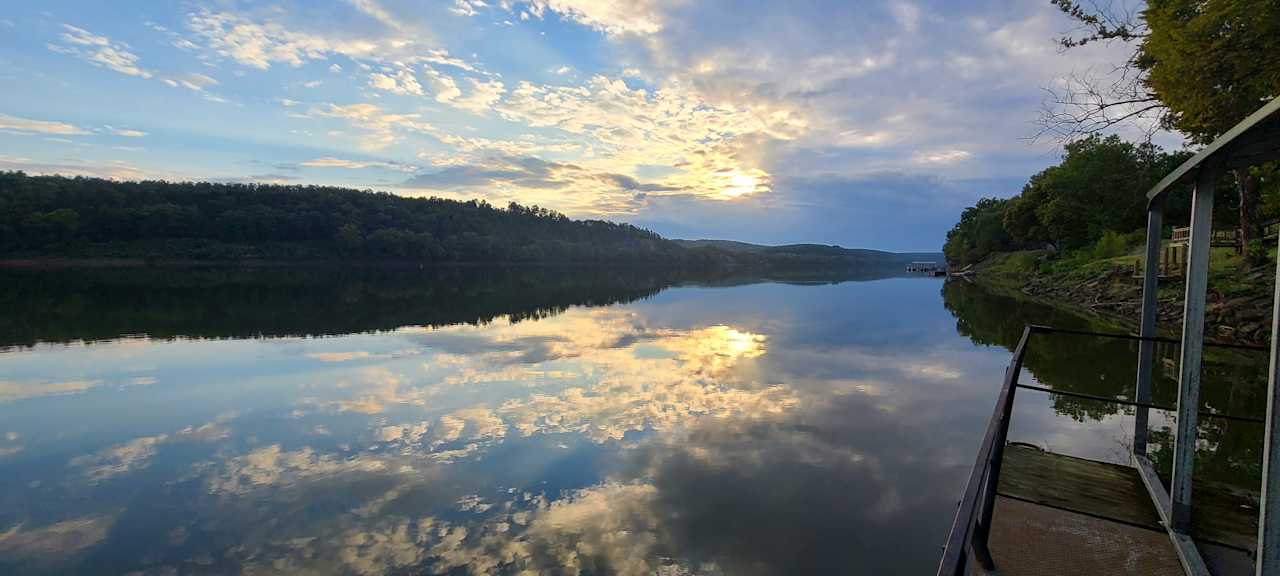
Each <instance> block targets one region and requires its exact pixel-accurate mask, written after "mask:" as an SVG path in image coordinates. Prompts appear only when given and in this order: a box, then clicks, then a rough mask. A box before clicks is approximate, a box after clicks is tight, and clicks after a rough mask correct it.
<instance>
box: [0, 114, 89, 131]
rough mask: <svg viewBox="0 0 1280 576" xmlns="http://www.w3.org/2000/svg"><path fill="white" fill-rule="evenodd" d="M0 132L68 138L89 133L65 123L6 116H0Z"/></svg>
mask: <svg viewBox="0 0 1280 576" xmlns="http://www.w3.org/2000/svg"><path fill="white" fill-rule="evenodd" d="M0 131H3V132H17V133H21V134H63V135H68V136H74V135H80V134H88V133H89V131H88V130H85V129H83V128H80V127H78V126H74V125H72V124H67V123H66V122H49V121H45V120H31V119H29V118H19V117H17V116H10V115H8V114H0Z"/></svg>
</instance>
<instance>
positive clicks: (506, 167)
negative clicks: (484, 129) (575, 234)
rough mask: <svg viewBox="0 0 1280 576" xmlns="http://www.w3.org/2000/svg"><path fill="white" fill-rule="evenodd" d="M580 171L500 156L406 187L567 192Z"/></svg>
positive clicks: (431, 174) (443, 170) (423, 178)
mask: <svg viewBox="0 0 1280 576" xmlns="http://www.w3.org/2000/svg"><path fill="white" fill-rule="evenodd" d="M578 170H579V168H578V167H576V166H572V165H569V164H561V163H557V162H548V161H546V160H542V159H539V158H533V157H512V156H497V157H494V158H492V159H490V160H489V161H488V162H485V163H483V164H470V165H460V166H446V167H444V168H441V169H439V170H436V171H434V172H426V173H422V174H418V175H416V176H413V177H412V178H409V179H408V180H406V181H405V182H404V184H403V186H405V187H408V188H425V189H445V190H447V189H454V188H471V187H477V186H483V185H487V184H493V183H496V182H505V183H510V184H512V185H514V186H517V187H520V188H563V187H565V186H567V185H569V183H570V180H569V179H568V178H567V177H566V174H567V173H569V172H575V171H578Z"/></svg>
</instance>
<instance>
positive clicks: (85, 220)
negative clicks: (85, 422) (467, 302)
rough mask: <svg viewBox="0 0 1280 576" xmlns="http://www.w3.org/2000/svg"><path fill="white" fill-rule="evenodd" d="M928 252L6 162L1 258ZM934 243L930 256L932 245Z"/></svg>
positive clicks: (681, 259)
mask: <svg viewBox="0 0 1280 576" xmlns="http://www.w3.org/2000/svg"><path fill="white" fill-rule="evenodd" d="M919 256H922V255H921V254H896V253H893V252H882V251H878V250H859V249H848V248H840V247H838V246H823V245H817V244H795V245H790V246H760V245H756V244H746V243H742V242H728V241H719V240H698V241H678V240H667V239H665V238H663V237H661V236H659V235H658V234H657V233H655V232H651V231H649V230H645V229H643V228H638V227H636V226H632V225H630V224H619V223H615V222H607V221H603V220H573V219H570V218H568V217H567V216H565V215H564V214H560V213H558V212H554V211H551V210H547V209H545V208H539V207H537V206H532V207H526V206H521V205H520V204H517V203H514V202H512V203H511V204H509V205H508V206H507V207H506V208H498V207H495V206H492V205H490V204H488V203H486V202H484V201H477V200H471V201H468V202H460V201H457V200H445V199H441V198H407V197H403V196H397V195H394V194H388V193H385V192H371V191H360V190H352V189H349V188H337V187H331V186H279V185H270V184H223V183H209V182H164V181H143V182H120V181H114V180H103V179H100V178H82V177H75V178H68V177H63V176H30V175H27V174H24V173H22V172H0V257H7V258H10V259H13V258H29V257H30V258H49V257H55V258H57V257H69V258H154V259H160V260H246V259H257V260H322V261H339V260H360V261H398V262H413V263H436V262H441V263H445V262H476V263H479V262H494V263H497V262H531V263H532V262H542V263H602V264H662V265H675V266H698V267H705V266H716V267H732V268H751V269H759V268H762V267H767V268H771V269H782V268H797V267H799V268H806V269H818V268H832V267H837V268H839V267H850V266H852V267H862V266H882V267H883V266H893V267H896V266H898V265H899V264H902V263H904V262H906V261H908V260H911V259H913V258H917V257H919ZM926 256H932V255H926Z"/></svg>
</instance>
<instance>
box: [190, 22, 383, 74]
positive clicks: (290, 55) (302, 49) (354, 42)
mask: <svg viewBox="0 0 1280 576" xmlns="http://www.w3.org/2000/svg"><path fill="white" fill-rule="evenodd" d="M187 27H188V28H189V29H190V30H191V31H192V32H193V33H195V34H196V35H197V36H199V37H200V38H202V39H203V40H204V41H205V43H206V44H207V45H208V46H209V47H210V48H212V49H213V51H214V52H215V53H217V54H218V55H220V56H223V57H225V58H230V59H232V60H235V61H236V62H239V63H241V64H244V65H245V66H250V67H253V68H257V69H259V70H266V69H268V68H270V67H271V65H272V64H273V63H281V64H286V65H289V66H293V67H295V68H296V67H298V66H302V64H303V63H304V62H306V61H308V60H322V59H325V58H327V57H328V56H329V55H330V54H341V55H344V56H349V57H352V58H362V57H373V56H376V55H377V54H378V50H379V46H378V43H377V42H374V41H371V40H365V39H339V38H333V37H326V36H321V35H318V34H309V33H305V32H299V31H295V30H290V29H288V28H286V27H285V26H284V25H282V24H279V23H277V22H273V21H265V22H255V21H253V20H250V19H248V18H245V17H243V16H241V15H239V14H234V13H231V12H212V11H210V10H207V9H202V10H200V11H199V12H194V13H192V14H189V15H188V16H187Z"/></svg>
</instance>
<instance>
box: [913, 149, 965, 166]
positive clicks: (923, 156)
mask: <svg viewBox="0 0 1280 576" xmlns="http://www.w3.org/2000/svg"><path fill="white" fill-rule="evenodd" d="M969 156H970V154H969V153H968V152H966V151H964V150H934V151H926V152H920V153H918V154H916V156H915V159H916V162H919V163H922V164H955V163H956V162H960V161H962V160H965V159H968V158H969Z"/></svg>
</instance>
